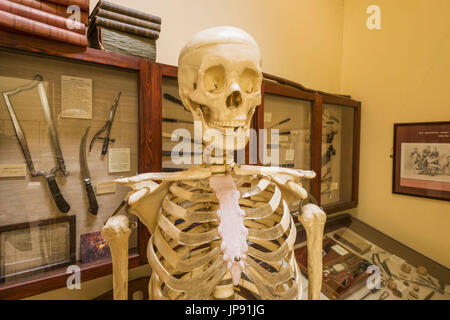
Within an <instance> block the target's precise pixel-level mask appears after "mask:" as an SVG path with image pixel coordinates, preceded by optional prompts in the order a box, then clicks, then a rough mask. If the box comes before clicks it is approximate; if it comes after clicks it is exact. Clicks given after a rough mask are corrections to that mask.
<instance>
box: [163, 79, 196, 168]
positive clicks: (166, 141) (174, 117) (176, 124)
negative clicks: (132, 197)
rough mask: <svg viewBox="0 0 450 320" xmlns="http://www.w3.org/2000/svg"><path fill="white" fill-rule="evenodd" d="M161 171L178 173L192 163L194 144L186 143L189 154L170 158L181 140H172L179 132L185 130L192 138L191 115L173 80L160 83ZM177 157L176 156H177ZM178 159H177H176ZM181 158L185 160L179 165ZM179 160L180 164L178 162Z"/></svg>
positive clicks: (175, 80) (164, 80)
mask: <svg viewBox="0 0 450 320" xmlns="http://www.w3.org/2000/svg"><path fill="white" fill-rule="evenodd" d="M162 93H163V98H162V118H163V121H162V153H163V154H162V171H168V172H171V171H180V170H183V169H187V168H189V167H190V166H191V164H192V163H193V154H192V152H194V144H193V142H192V141H187V144H188V145H189V146H190V152H191V153H188V152H187V153H186V154H180V156H176V155H175V154H174V156H173V157H172V150H173V149H174V147H175V146H176V145H178V144H179V143H180V142H181V141H182V140H181V138H180V140H178V139H174V141H172V139H171V137H172V134H173V135H174V137H176V136H178V135H179V134H182V131H180V130H187V131H188V132H189V135H190V136H191V138H192V139H193V138H194V125H193V121H194V120H193V119H192V114H191V112H190V111H188V110H187V109H185V108H184V106H183V105H182V102H181V101H180V97H179V95H178V80H177V79H174V78H163V82H162ZM177 155H178V154H177ZM177 158H178V159H177ZM181 158H183V159H186V161H184V163H181V160H182V159H181ZM179 160H180V162H178V161H179Z"/></svg>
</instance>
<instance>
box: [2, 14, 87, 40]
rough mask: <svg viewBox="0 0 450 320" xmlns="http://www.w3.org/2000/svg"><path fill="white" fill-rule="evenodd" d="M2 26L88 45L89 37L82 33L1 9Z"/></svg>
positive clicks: (52, 38)
mask: <svg viewBox="0 0 450 320" xmlns="http://www.w3.org/2000/svg"><path fill="white" fill-rule="evenodd" d="M1 27H3V28H5V29H8V30H14V31H18V32H22V33H27V34H32V35H35V36H40V37H43V38H46V39H50V40H55V41H60V42H65V43H69V44H72V45H76V46H80V47H87V38H86V37H85V36H83V35H81V34H78V33H75V32H72V31H68V30H64V29H61V28H57V27H55V26H51V25H48V24H45V23H42V22H38V21H33V20H30V19H27V18H24V17H21V16H17V15H14V14H12V13H9V12H5V11H0V28H1Z"/></svg>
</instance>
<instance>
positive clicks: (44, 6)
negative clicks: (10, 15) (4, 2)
mask: <svg viewBox="0 0 450 320" xmlns="http://www.w3.org/2000/svg"><path fill="white" fill-rule="evenodd" d="M9 1H11V2H15V3H18V4H22V5H24V6H26V7H30V8H34V9H38V10H42V11H45V12H48V13H52V14H54V15H57V16H60V17H64V18H69V17H70V16H71V14H72V13H71V12H69V13H67V6H63V5H59V4H54V3H50V2H43V1H37V0H9ZM80 20H81V21H80V22H81V23H83V24H85V25H87V24H88V12H87V11H81V12H80Z"/></svg>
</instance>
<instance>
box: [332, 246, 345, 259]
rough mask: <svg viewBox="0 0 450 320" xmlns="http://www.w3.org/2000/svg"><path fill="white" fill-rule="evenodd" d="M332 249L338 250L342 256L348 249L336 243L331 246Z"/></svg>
mask: <svg viewBox="0 0 450 320" xmlns="http://www.w3.org/2000/svg"><path fill="white" fill-rule="evenodd" d="M331 249H333V250H334V251H336V252H337V253H339V254H340V255H341V256H345V255H346V254H347V253H348V251H347V250H345V249H344V248H342V247H341V246H340V245H338V244H335V245H334V246H332V247H331Z"/></svg>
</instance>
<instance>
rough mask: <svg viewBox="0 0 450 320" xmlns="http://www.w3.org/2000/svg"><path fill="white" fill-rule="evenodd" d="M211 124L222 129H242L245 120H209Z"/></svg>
mask: <svg viewBox="0 0 450 320" xmlns="http://www.w3.org/2000/svg"><path fill="white" fill-rule="evenodd" d="M209 123H210V124H212V125H215V126H220V127H242V126H244V125H245V123H246V121H245V120H228V121H220V120H211V119H210V120H209Z"/></svg>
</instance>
